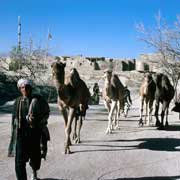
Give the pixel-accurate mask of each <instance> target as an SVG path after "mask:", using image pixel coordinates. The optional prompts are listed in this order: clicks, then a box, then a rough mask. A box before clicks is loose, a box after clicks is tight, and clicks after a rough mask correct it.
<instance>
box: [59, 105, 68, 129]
mask: <svg viewBox="0 0 180 180" xmlns="http://www.w3.org/2000/svg"><path fill="white" fill-rule="evenodd" d="M60 111H61V113H62V115H63V119H64V126H65V128H66V126H67V121H68V115H67V110H66V109H65V108H60Z"/></svg>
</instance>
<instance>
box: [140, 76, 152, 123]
mask: <svg viewBox="0 0 180 180" xmlns="http://www.w3.org/2000/svg"><path fill="white" fill-rule="evenodd" d="M155 91H156V84H155V82H154V80H153V78H152V75H151V74H150V73H146V74H144V79H143V82H142V84H141V87H140V120H139V126H143V125H144V123H145V124H146V123H147V121H146V118H147V114H148V125H149V126H150V124H151V123H152V110H153V102H154V98H155ZM144 102H145V108H146V113H145V119H144V121H143V119H142V116H143V106H144Z"/></svg>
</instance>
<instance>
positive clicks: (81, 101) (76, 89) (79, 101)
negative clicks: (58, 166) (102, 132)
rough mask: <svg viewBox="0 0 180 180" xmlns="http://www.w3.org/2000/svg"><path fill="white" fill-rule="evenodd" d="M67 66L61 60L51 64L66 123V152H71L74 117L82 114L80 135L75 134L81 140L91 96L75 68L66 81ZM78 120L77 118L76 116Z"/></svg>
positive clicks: (77, 139)
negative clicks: (83, 118) (83, 120)
mask: <svg viewBox="0 0 180 180" xmlns="http://www.w3.org/2000/svg"><path fill="white" fill-rule="evenodd" d="M65 66H66V64H63V63H61V62H54V63H53V64H52V65H51V68H52V75H53V79H54V83H55V86H56V89H57V93H58V107H59V109H60V111H61V112H62V115H63V118H64V123H65V135H66V139H65V154H66V153H67V154H69V153H70V147H69V146H70V145H71V141H70V133H71V125H72V121H73V119H74V117H75V116H76V115H77V111H78V110H79V112H78V115H79V116H80V120H79V129H78V135H77V136H76V133H75V134H74V135H73V136H74V138H76V142H80V129H81V126H82V116H83V115H84V114H85V112H86V109H87V108H88V101H89V98H90V93H89V89H88V88H87V86H86V84H85V82H84V81H83V80H82V79H81V78H80V77H79V74H78V72H77V70H76V69H75V68H73V69H72V70H71V72H70V77H69V79H68V81H67V82H66V83H65V82H64V81H65ZM76 120H77V118H76Z"/></svg>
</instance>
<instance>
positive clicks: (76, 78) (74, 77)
mask: <svg viewBox="0 0 180 180" xmlns="http://www.w3.org/2000/svg"><path fill="white" fill-rule="evenodd" d="M70 84H71V86H72V87H73V88H75V89H78V90H80V89H82V90H84V92H86V94H87V96H90V92H89V89H88V87H87V85H86V83H85V82H84V81H83V80H82V79H81V78H80V75H79V73H78V71H77V69H76V68H72V69H71V71H70Z"/></svg>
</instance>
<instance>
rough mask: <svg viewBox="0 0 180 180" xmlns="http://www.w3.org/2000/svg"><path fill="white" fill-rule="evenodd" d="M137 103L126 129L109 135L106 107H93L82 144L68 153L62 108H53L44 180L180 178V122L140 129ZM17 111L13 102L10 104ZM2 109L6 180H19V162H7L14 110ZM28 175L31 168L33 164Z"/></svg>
mask: <svg viewBox="0 0 180 180" xmlns="http://www.w3.org/2000/svg"><path fill="white" fill-rule="evenodd" d="M138 105H139V102H138V100H137V99H136V101H134V104H133V106H132V108H131V111H130V114H129V116H128V117H127V118H124V117H121V121H120V124H121V128H120V130H116V131H114V132H113V134H110V135H106V134H105V130H106V127H107V112H106V111H105V109H104V106H103V105H99V106H90V109H89V110H88V114H87V119H86V120H85V121H84V124H83V128H82V136H81V140H82V143H81V144H79V145H73V146H72V147H71V150H72V152H73V153H72V154H70V155H64V154H63V153H62V152H63V146H64V124H63V120H62V117H61V116H60V113H59V112H58V110H57V106H56V105H51V109H52V111H51V116H50V119H49V129H50V133H51V141H50V142H49V154H48V157H47V160H46V161H42V167H41V170H40V172H39V176H40V178H42V179H44V180H62V179H63V180H65V179H68V180H70V179H73V180H97V179H99V180H103V179H108V180H110V179H120V180H121V179H122V180H123V179H125V180H129V179H135V180H142V179H152V180H156V179H157V180H159V179H162V180H167V179H168V180H169V179H178V178H179V179H180V131H179V130H180V121H179V120H178V114H175V113H171V114H170V116H169V119H170V120H169V122H170V125H171V127H170V129H169V130H168V131H162V130H161V131H159V130H156V128H155V127H143V128H139V127H138V126H137V125H138V112H139V111H138ZM7 107H9V108H11V104H10V105H7ZM7 107H4V108H3V107H0V137H1V138H0V152H1V153H0V180H15V172H14V159H13V158H7V144H8V142H9V138H10V118H11V115H10V114H9V112H10V110H9V109H8V108H7ZM27 169H28V176H29V175H30V168H29V165H27Z"/></svg>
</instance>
